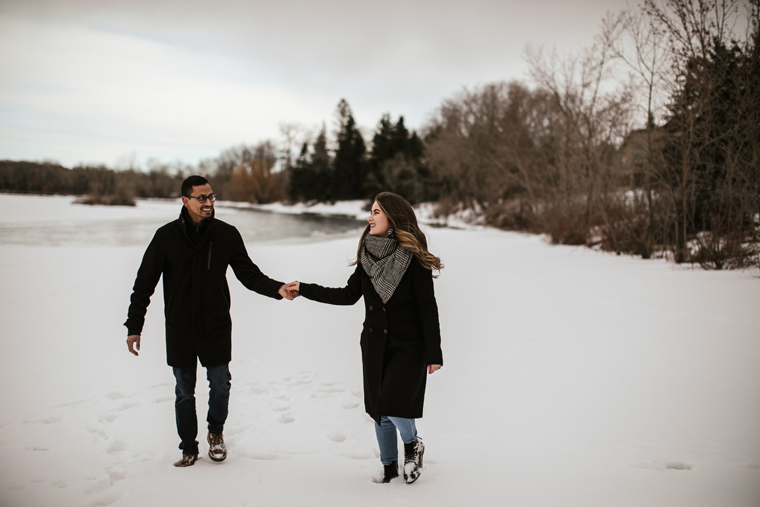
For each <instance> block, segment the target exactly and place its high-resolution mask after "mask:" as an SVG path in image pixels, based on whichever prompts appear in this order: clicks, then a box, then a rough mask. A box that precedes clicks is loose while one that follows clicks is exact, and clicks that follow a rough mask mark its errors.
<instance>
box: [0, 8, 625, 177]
mask: <svg viewBox="0 0 760 507" xmlns="http://www.w3.org/2000/svg"><path fill="white" fill-rule="evenodd" d="M615 1H616V2H619V3H623V2H624V0H615ZM602 6H604V7H602ZM611 7H612V6H611V5H610V4H609V3H603V2H599V1H594V2H592V1H588V2H585V3H568V2H559V1H558V0H552V1H551V2H545V3H542V8H538V7H537V6H535V5H533V4H526V3H525V2H504V1H486V0H471V1H470V2H463V1H451V0H448V1H447V0H441V1H436V2H433V1H406V2H402V1H398V0H388V1H386V2H383V3H376V2H346V1H335V0H333V1H327V2H312V1H305V0H304V1H301V0H298V1H290V2H248V1H246V2H242V1H231V0H217V1H215V2H208V1H199V0H185V1H181V2H180V1H175V0H150V1H146V0H129V1H126V0H113V1H109V2H93V1H91V0H67V1H66V2H60V1H56V0H33V1H29V0H24V1H20V0H6V1H5V2H3V4H2V6H0V33H1V34H2V35H1V37H2V44H1V45H0V66H1V67H0V68H3V69H7V71H6V72H4V75H3V76H2V77H0V157H4V158H32V159H35V158H36V159H39V158H45V157H48V158H57V159H59V160H61V161H62V162H64V163H68V164H72V163H76V162H78V161H80V160H84V161H93V160H100V161H104V162H108V163H111V162H112V161H113V160H114V159H115V158H117V157H119V156H121V155H124V154H126V153H137V156H138V158H139V159H145V158H148V157H158V158H162V159H169V160H172V159H174V158H182V159H183V160H185V161H186V162H190V163H195V162H197V161H198V159H200V158H206V157H210V156H215V155H216V154H218V152H219V151H220V150H222V149H224V148H226V147H228V146H231V145H234V144H237V143H241V142H256V141H259V140H263V139H266V138H274V137H277V136H278V125H279V124H280V123H283V122H288V123H303V124H306V125H318V124H321V123H322V122H326V123H327V124H328V127H330V126H332V118H333V114H334V110H335V107H336V105H337V103H338V101H339V100H340V99H341V98H346V99H347V100H348V102H349V103H350V105H351V107H352V109H353V111H354V115H355V117H356V119H357V122H358V123H359V124H360V125H362V126H364V127H365V128H370V129H371V128H374V127H375V125H376V123H377V122H378V121H379V119H380V116H381V115H382V114H383V113H386V112H390V113H391V114H392V115H394V116H398V115H404V116H405V118H406V120H407V125H409V126H410V127H411V128H419V127H421V126H422V125H423V124H424V122H425V121H426V119H427V118H428V117H429V115H430V114H431V113H432V112H433V111H434V110H435V108H436V107H437V106H438V105H439V104H440V103H441V102H442V100H443V99H445V98H447V97H449V96H451V95H452V94H454V93H455V92H457V91H458V90H460V89H461V88H463V87H465V86H467V87H473V86H477V85H481V84H485V83H487V82H492V81H496V80H509V79H524V78H525V70H526V68H527V65H526V64H525V62H524V61H523V60H522V52H523V48H524V46H525V44H526V43H528V42H534V43H536V42H538V43H545V44H547V45H552V44H553V43H556V41H564V45H565V47H567V46H568V45H569V44H570V41H572V44H576V43H578V44H580V42H581V41H586V42H588V41H590V37H591V35H592V34H593V33H594V31H595V27H596V25H597V24H598V22H599V19H600V18H601V16H602V15H603V10H604V9H605V8H611ZM571 20H572V22H571ZM35 139H36V140H38V142H37V143H36V144H35ZM172 154H176V155H174V156H172Z"/></svg>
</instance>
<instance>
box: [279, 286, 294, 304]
mask: <svg viewBox="0 0 760 507" xmlns="http://www.w3.org/2000/svg"><path fill="white" fill-rule="evenodd" d="M293 283H298V282H293ZM293 283H288V284H284V285H283V286H282V287H280V289H279V290H278V291H277V292H278V293H279V294H280V296H282V297H283V298H285V299H287V300H288V301H293V300H294V299H295V298H297V297H298V290H297V289H296V290H292V289H291V288H290V286H291V285H293Z"/></svg>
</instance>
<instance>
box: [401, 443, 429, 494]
mask: <svg viewBox="0 0 760 507" xmlns="http://www.w3.org/2000/svg"><path fill="white" fill-rule="evenodd" d="M423 454H425V446H424V445H423V444H422V439H421V438H420V437H417V440H415V441H414V442H412V443H409V444H406V443H405V444H404V482H406V483H407V484H411V483H413V482H414V481H416V480H417V479H418V478H419V476H420V472H421V469H422V455H423Z"/></svg>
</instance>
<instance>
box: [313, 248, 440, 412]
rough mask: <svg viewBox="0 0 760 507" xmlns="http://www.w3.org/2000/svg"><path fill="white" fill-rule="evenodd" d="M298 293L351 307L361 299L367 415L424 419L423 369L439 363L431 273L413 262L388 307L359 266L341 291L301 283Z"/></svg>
mask: <svg viewBox="0 0 760 507" xmlns="http://www.w3.org/2000/svg"><path fill="white" fill-rule="evenodd" d="M300 293H301V295H302V296H303V297H305V298H307V299H311V300H314V301H319V302H322V303H328V304H333V305H353V304H354V303H356V302H357V301H358V300H359V298H361V297H362V296H363V297H364V307H365V311H366V315H365V319H364V325H363V329H362V333H361V340H360V344H361V351H362V367H363V376H364V407H365V410H366V411H367V413H368V414H369V415H370V417H372V418H373V419H375V420H376V421H378V420H379V419H380V416H395V417H405V418H409V419H417V418H420V417H422V409H423V404H424V401H425V383H426V380H427V365H429V364H443V353H442V352H441V333H440V326H439V323H438V305H437V304H436V301H435V293H434V291H433V274H432V272H431V271H430V270H429V269H425V268H424V267H423V266H422V265H421V264H420V263H419V261H418V260H417V259H416V258H413V259H412V262H411V264H410V265H409V268H408V269H407V271H406V273H405V274H404V276H403V278H402V279H401V282H399V285H398V287H397V288H396V290H395V292H394V293H393V296H392V297H391V298H390V300H388V303H387V304H383V301H382V299H380V296H379V295H378V293H377V292H376V291H375V288H374V287H373V286H372V281H371V279H370V277H369V275H367V273H366V271H364V268H362V266H361V263H359V264H357V266H356V270H355V271H354V273H353V274H352V275H351V277H350V278H349V279H348V282H347V284H346V286H345V287H343V288H328V287H322V286H320V285H316V284H309V283H301V286H300Z"/></svg>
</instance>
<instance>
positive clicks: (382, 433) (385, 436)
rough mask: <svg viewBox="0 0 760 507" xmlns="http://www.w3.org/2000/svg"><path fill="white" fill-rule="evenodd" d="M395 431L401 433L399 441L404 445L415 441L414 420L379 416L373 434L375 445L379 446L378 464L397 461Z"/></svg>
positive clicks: (415, 428) (388, 463)
mask: <svg viewBox="0 0 760 507" xmlns="http://www.w3.org/2000/svg"><path fill="white" fill-rule="evenodd" d="M396 430H398V432H399V433H401V440H402V441H403V442H404V443H405V444H411V443H412V442H414V441H415V440H417V427H416V426H415V424H414V419H405V418H403V417H388V416H384V415H383V416H380V423H379V424H378V423H377V421H375V434H376V435H377V444H378V445H379V446H380V462H381V463H382V464H383V465H390V464H391V463H393V462H394V461H398V438H397V437H396Z"/></svg>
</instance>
